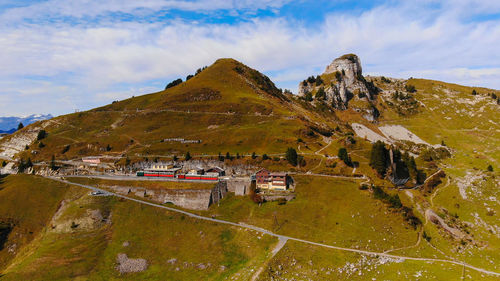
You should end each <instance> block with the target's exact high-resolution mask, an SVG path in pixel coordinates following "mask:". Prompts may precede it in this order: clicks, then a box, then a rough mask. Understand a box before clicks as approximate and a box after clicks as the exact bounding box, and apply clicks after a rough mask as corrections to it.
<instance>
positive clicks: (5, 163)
mask: <svg viewBox="0 0 500 281" xmlns="http://www.w3.org/2000/svg"><path fill="white" fill-rule="evenodd" d="M5 166H7V162H5V160H4V161H2V168H3V167H5Z"/></svg>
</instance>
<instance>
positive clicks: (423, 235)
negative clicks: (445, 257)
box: [422, 231, 432, 242]
mask: <svg viewBox="0 0 500 281" xmlns="http://www.w3.org/2000/svg"><path fill="white" fill-rule="evenodd" d="M422 237H423V238H424V239H425V240H426V241H427V242H431V239H432V238H431V237H430V236H429V235H427V233H426V232H425V231H424V233H423V234H422Z"/></svg>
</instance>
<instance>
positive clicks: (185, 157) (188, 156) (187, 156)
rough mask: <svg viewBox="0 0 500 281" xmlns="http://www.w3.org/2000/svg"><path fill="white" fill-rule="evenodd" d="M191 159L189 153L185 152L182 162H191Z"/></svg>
mask: <svg viewBox="0 0 500 281" xmlns="http://www.w3.org/2000/svg"><path fill="white" fill-rule="evenodd" d="M191 158H192V157H191V154H190V153H189V151H188V152H186V155H185V156H184V160H186V161H189V160H191Z"/></svg>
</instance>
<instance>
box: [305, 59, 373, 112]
mask: <svg viewBox="0 0 500 281" xmlns="http://www.w3.org/2000/svg"><path fill="white" fill-rule="evenodd" d="M318 77H320V76H318ZM323 80H324V81H323ZM320 88H323V90H324V91H325V95H319V96H316V95H315V93H318V90H320ZM307 93H311V94H313V98H314V101H313V104H316V103H318V102H325V103H327V104H328V105H329V106H331V107H333V108H335V109H339V110H345V109H347V108H349V107H350V106H349V102H350V101H351V100H352V99H354V100H355V101H356V102H355V103H354V104H356V105H355V106H351V107H352V108H353V109H354V110H355V111H357V112H360V113H361V115H362V116H363V117H364V118H365V119H367V120H369V121H375V120H376V119H377V117H378V110H376V108H375V107H374V106H373V102H372V100H373V98H374V95H375V94H376V88H375V87H374V86H373V84H372V83H370V82H367V81H366V80H365V78H364V77H363V70H362V68H361V61H360V59H359V57H358V56H356V55H354V54H347V55H343V56H341V57H339V58H337V59H335V60H334V61H333V62H332V63H330V64H329V65H328V66H327V67H326V69H325V72H324V73H323V74H322V75H321V77H320V79H319V80H318V78H314V77H313V76H311V77H310V78H308V79H306V80H304V81H302V82H300V84H299V91H298V95H299V96H302V97H303V96H305V95H306V94H307Z"/></svg>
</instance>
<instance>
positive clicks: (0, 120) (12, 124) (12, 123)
mask: <svg viewBox="0 0 500 281" xmlns="http://www.w3.org/2000/svg"><path fill="white" fill-rule="evenodd" d="M52 117H53V116H52V115H50V114H46V115H45V114H32V115H29V116H22V117H15V116H10V117H0V133H8V134H10V133H13V132H15V131H16V129H17V126H18V125H19V123H23V125H24V126H27V125H29V124H31V123H34V122H36V121H40V120H46V119H50V118H52Z"/></svg>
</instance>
